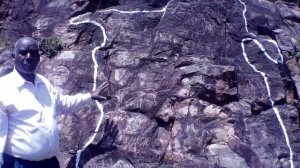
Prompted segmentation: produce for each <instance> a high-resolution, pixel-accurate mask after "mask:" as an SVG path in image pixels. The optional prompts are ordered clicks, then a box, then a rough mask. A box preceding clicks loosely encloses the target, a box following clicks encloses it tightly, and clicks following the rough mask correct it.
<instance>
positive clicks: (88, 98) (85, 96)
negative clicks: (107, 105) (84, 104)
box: [82, 93, 92, 101]
mask: <svg viewBox="0 0 300 168" xmlns="http://www.w3.org/2000/svg"><path fill="white" fill-rule="evenodd" d="M82 100H84V101H92V95H91V93H85V94H82Z"/></svg>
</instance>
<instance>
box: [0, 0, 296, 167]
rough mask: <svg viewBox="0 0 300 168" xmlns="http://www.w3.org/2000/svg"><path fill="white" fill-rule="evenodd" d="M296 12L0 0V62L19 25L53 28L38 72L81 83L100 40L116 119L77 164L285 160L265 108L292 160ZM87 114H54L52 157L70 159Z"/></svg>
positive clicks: (108, 105)
mask: <svg viewBox="0 0 300 168" xmlns="http://www.w3.org/2000/svg"><path fill="white" fill-rule="evenodd" d="M244 1H245V2H244ZM246 9H247V10H246ZM243 14H245V15H243ZM74 18H77V19H74ZM73 19H74V20H73ZM299 23H300V8H299V6H298V1H287V0H286V1H280V0H277V1H267V0H226V1H222V0H201V1H199V0H162V1H160V0H140V1H137V0H113V1H106V0H103V1H102V0H98V1H97V0H89V1H88V0H71V1H67V0H52V1H48V0H40V1H38V0H22V1H21V0H13V1H7V0H0V50H1V51H2V52H1V57H0V65H1V66H0V74H1V75H4V74H6V73H8V72H9V71H10V70H11V69H12V68H13V61H12V60H11V59H10V54H11V47H12V46H13V44H14V42H15V41H16V40H17V39H18V38H19V37H21V36H33V37H35V38H36V39H38V40H42V39H43V38H46V37H50V36H56V37H58V38H59V39H60V40H61V41H62V44H63V50H62V51H61V52H60V53H59V54H58V55H57V56H55V57H53V58H51V59H50V58H47V57H45V56H44V55H42V61H41V65H40V66H39V70H38V71H39V73H41V74H44V75H45V76H46V77H47V78H48V79H49V80H51V82H52V83H53V84H54V85H55V86H56V87H57V88H58V89H59V90H61V91H62V92H64V93H66V94H75V93H77V92H88V91H91V90H92V87H93V82H94V79H93V78H94V74H93V73H94V64H95V63H94V62H93V58H92V50H93V49H94V48H95V47H99V46H101V45H102V44H104V46H101V47H100V48H99V49H98V50H97V51H96V53H95V59H96V61H97V63H98V64H99V67H98V73H97V79H96V81H97V84H98V85H99V84H101V83H104V82H107V83H108V84H109V90H108V92H109V93H110V95H111V99H110V100H107V101H105V102H103V105H104V109H105V118H106V119H110V120H112V121H113V122H114V124H115V125H116V126H117V127H114V128H117V131H115V132H114V135H115V136H113V137H112V138H113V139H111V142H114V143H113V144H112V145H110V146H106V147H103V143H108V144H109V142H103V143H102V140H101V139H102V136H103V134H105V130H106V131H108V130H107V129H104V125H105V123H102V126H101V131H100V132H99V134H98V135H97V137H96V139H95V140H94V142H93V144H92V145H91V146H89V147H88V148H87V149H86V150H84V151H83V153H82V157H81V161H80V162H79V165H80V167H93V168H94V167H114V168H116V167H228V168H229V167H230V168H233V167H234V168H242V167H243V168H244V167H291V161H290V156H291V152H290V150H289V148H288V144H287V141H286V137H285V135H284V132H283V128H282V125H281V124H280V122H279V120H278V116H276V114H275V112H274V108H277V109H278V110H279V112H280V113H279V114H280V116H281V118H282V120H283V124H284V126H285V127H286V130H287V135H288V137H289V140H288V141H289V143H290V146H291V149H292V151H293V153H294V155H293V164H294V167H300V155H299V154H300V136H299V133H300V129H299V125H300V124H299V114H300V112H299V110H300V102H299V94H300V69H299V63H298V57H299V56H300V55H299V54H300V43H299V42H300V32H299V30H300V24H299ZM247 39H248V40H247ZM255 41H258V42H259V43H260V44H261V46H262V47H261V46H260V45H258V43H256V42H255ZM277 45H278V48H277ZM243 48H244V50H243ZM278 49H279V50H278ZM266 53H267V54H268V55H269V56H270V57H271V58H272V59H273V60H276V61H272V59H270V58H268V57H267V56H266ZM281 56H282V57H283V60H281ZM246 59H248V61H247V60H246ZM254 69H256V70H254ZM258 71H259V72H261V73H259V72H258ZM262 73H264V74H265V78H264V76H262ZM266 79H267V80H266ZM266 83H268V84H266ZM268 89H269V90H270V92H268ZM271 100H272V101H274V106H273V105H272V103H271ZM273 107H274V108H273ZM98 118H99V110H98V109H97V107H96V106H95V105H94V104H89V105H87V106H85V107H84V108H83V109H78V110H77V111H74V112H73V113H72V114H64V115H61V116H59V117H58V120H59V121H60V124H61V154H60V156H59V160H60V164H61V167H74V166H75V158H76V156H75V154H76V151H77V150H79V149H81V148H82V146H83V145H84V144H85V143H86V141H87V140H88V139H89V137H90V136H91V135H92V134H93V133H94V131H95V127H96V124H97V121H98ZM103 132H104V133H103ZM98 142H101V143H102V144H101V143H98ZM101 145H102V146H101ZM104 146H105V144H104Z"/></svg>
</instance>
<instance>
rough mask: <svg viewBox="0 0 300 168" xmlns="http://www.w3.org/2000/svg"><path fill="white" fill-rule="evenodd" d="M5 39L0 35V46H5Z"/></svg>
mask: <svg viewBox="0 0 300 168" xmlns="http://www.w3.org/2000/svg"><path fill="white" fill-rule="evenodd" d="M5 43H6V42H5V39H4V37H2V36H0V48H4V47H5Z"/></svg>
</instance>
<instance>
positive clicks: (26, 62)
mask: <svg viewBox="0 0 300 168" xmlns="http://www.w3.org/2000/svg"><path fill="white" fill-rule="evenodd" d="M39 61H40V54H39V47H38V44H37V42H36V41H35V40H34V39H33V38H30V37H23V38H21V39H19V40H18V41H17V42H16V45H15V66H16V69H17V70H18V71H19V72H21V73H24V74H34V73H35V70H36V69H37V66H38V63H39Z"/></svg>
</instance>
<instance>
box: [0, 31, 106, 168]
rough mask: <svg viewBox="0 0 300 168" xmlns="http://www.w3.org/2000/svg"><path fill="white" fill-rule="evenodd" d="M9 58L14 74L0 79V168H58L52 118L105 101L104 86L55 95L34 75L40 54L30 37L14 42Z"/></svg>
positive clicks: (41, 77) (55, 131) (52, 90)
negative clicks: (88, 90) (13, 63)
mask: <svg viewBox="0 0 300 168" xmlns="http://www.w3.org/2000/svg"><path fill="white" fill-rule="evenodd" d="M13 57H14V60H15V67H14V70H13V71H12V72H11V73H9V74H7V75H5V76H3V77H1V78H0V166H1V165H2V168H59V163H58V160H57V158H56V155H57V154H58V152H59V130H58V126H57V123H56V119H55V118H56V116H57V115H58V114H61V113H62V112H67V111H72V110H74V109H78V108H80V107H82V106H83V105H84V104H86V103H89V102H91V101H92V100H97V101H103V100H105V99H106V98H105V97H104V96H101V93H102V91H103V90H104V88H105V87H106V86H107V85H102V86H100V87H98V88H97V89H96V90H95V91H94V92H92V93H85V94H81V93H79V94H76V95H72V96H69V95H63V94H61V93H59V92H58V91H57V90H56V89H55V88H54V87H53V86H52V85H51V83H50V82H49V81H48V80H47V79H46V78H45V77H44V76H42V75H40V74H37V73H36V69H37V66H38V64H39V61H40V54H39V47H38V43H37V42H36V41H35V40H34V39H33V38H31V37H23V38H20V39H19V40H18V41H17V42H16V44H15V50H14V54H13ZM2 158H3V159H2Z"/></svg>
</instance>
